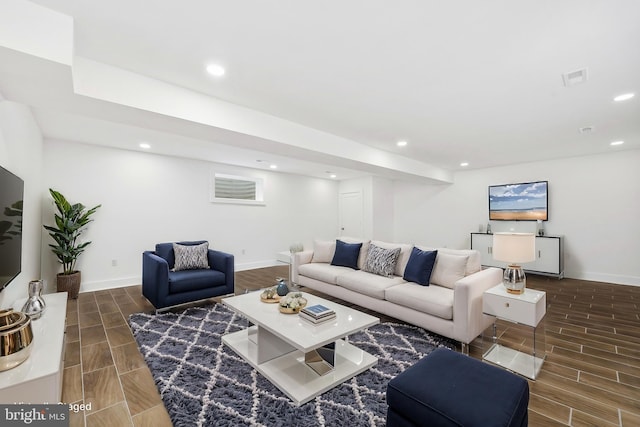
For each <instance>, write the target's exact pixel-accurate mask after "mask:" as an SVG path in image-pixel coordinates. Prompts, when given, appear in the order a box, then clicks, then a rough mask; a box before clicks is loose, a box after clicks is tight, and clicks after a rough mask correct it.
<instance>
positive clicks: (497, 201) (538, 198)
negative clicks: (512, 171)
mask: <svg viewBox="0 0 640 427" xmlns="http://www.w3.org/2000/svg"><path fill="white" fill-rule="evenodd" d="M548 187H549V183H548V181H536V182H523V183H519V184H502V185H491V186H489V219H490V220H499V221H537V220H541V221H548V220H549V209H548V207H549V204H548V201H549V196H548V195H549V191H548Z"/></svg>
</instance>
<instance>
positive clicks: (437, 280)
mask: <svg viewBox="0 0 640 427" xmlns="http://www.w3.org/2000/svg"><path fill="white" fill-rule="evenodd" d="M468 260H469V256H468V255H451V254H448V253H444V252H440V251H438V256H437V257H436V263H435V265H434V266H433V273H431V283H434V284H436V285H440V286H446V287H447V288H451V289H453V286H454V285H455V284H456V282H457V281H458V280H460V279H462V278H463V277H464V276H465V274H466V268H467V261H468Z"/></svg>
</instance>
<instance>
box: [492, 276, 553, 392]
mask: <svg viewBox="0 0 640 427" xmlns="http://www.w3.org/2000/svg"><path fill="white" fill-rule="evenodd" d="M546 311H547V294H546V293H545V292H543V291H536V290H533V289H525V291H524V293H522V294H520V295H515V294H510V293H508V292H507V290H506V288H505V287H504V286H503V285H502V283H501V284H499V285H497V286H494V287H493V288H491V289H488V290H487V291H485V293H484V295H483V298H482V312H483V313H484V314H488V315H490V316H494V317H495V318H496V320H497V319H502V320H506V321H508V322H511V323H514V324H517V325H523V328H524V329H525V330H528V331H529V335H530V338H531V339H530V340H529V337H526V340H525V344H524V345H522V344H521V343H519V344H517V345H516V344H515V343H513V342H512V343H511V344H509V343H508V342H503V343H499V342H498V341H499V340H498V337H497V334H496V322H495V321H494V322H493V326H492V328H491V330H492V333H491V339H490V340H487V339H486V337H485V335H486V331H485V333H483V347H484V348H483V355H482V359H483V360H486V361H488V362H491V363H493V364H495V365H498V366H501V367H503V368H506V369H508V370H510V371H513V372H516V373H518V374H521V375H523V376H525V377H527V378H530V379H532V380H535V379H536V377H537V376H538V373H539V372H540V368H542V363H543V362H544V359H545V357H546V352H545V336H544V335H545V333H544V327H539V326H542V325H540V321H541V320H542V319H543V318H544V315H545V314H546ZM503 341H507V340H503Z"/></svg>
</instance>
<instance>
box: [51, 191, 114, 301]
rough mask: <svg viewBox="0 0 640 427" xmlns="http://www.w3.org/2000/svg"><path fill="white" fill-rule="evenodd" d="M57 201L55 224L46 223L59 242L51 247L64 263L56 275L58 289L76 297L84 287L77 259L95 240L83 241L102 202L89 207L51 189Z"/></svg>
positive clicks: (71, 296) (59, 260)
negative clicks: (81, 287) (80, 239)
mask: <svg viewBox="0 0 640 427" xmlns="http://www.w3.org/2000/svg"><path fill="white" fill-rule="evenodd" d="M49 193H51V197H53V201H54V202H55V204H56V209H57V212H56V213H55V214H54V219H55V226H49V225H45V226H44V228H45V229H46V230H47V231H48V232H49V235H50V236H51V238H52V239H53V240H54V241H55V244H49V246H50V247H51V250H52V251H53V253H54V254H55V255H56V257H57V258H58V262H59V263H60V264H61V265H62V273H58V275H57V276H56V285H57V289H58V292H65V291H66V292H68V293H69V298H71V299H75V298H77V297H78V292H79V291H80V280H81V277H80V272H79V271H77V270H76V261H77V260H78V257H79V256H80V254H81V253H82V252H84V250H85V248H86V247H87V246H89V244H90V243H91V242H80V241H79V240H78V238H79V237H80V235H82V233H83V231H84V230H85V229H86V227H87V225H88V224H89V223H90V222H91V221H93V220H92V219H91V215H93V214H94V213H95V212H96V210H98V208H99V207H100V206H102V205H98V206H95V207H93V208H91V209H87V208H86V207H85V206H84V205H83V204H82V203H76V204H73V205H72V204H71V203H69V202H68V201H67V199H66V198H65V197H64V196H63V195H62V194H60V193H59V192H58V191H55V190H52V189H51V188H50V189H49Z"/></svg>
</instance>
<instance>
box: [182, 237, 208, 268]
mask: <svg viewBox="0 0 640 427" xmlns="http://www.w3.org/2000/svg"><path fill="white" fill-rule="evenodd" d="M208 251H209V243H208V242H204V243H202V244H200V245H193V246H186V245H180V244H178V243H174V244H173V253H174V255H175V258H176V262H175V264H174V267H173V270H174V271H180V270H197V269H199V268H209V258H208V257H207V253H208Z"/></svg>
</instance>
